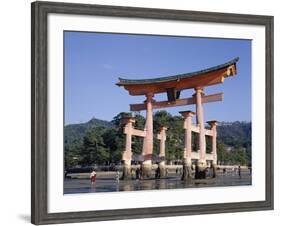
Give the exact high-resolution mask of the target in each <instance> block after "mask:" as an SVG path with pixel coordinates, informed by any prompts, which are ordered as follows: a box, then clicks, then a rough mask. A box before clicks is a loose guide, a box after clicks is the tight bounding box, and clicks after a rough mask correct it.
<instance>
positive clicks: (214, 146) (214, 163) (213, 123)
mask: <svg viewBox="0 0 281 226" xmlns="http://www.w3.org/2000/svg"><path fill="white" fill-rule="evenodd" d="M207 123H208V124H209V125H210V126H211V131H212V155H213V161H212V168H213V177H216V167H217V125H218V123H217V121H215V120H212V121H208V122H207Z"/></svg>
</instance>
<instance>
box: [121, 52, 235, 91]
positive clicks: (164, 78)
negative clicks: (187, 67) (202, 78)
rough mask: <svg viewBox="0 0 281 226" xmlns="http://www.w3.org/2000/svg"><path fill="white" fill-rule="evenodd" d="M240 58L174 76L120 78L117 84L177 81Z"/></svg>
mask: <svg viewBox="0 0 281 226" xmlns="http://www.w3.org/2000/svg"><path fill="white" fill-rule="evenodd" d="M238 60H239V57H236V58H234V59H232V60H230V61H228V62H226V63H223V64H220V65H217V66H213V67H209V68H206V69H203V70H199V71H195V72H190V73H184V74H178V75H172V76H164V77H158V78H149V79H125V78H120V77H119V78H118V79H119V82H118V83H117V84H116V85H119V86H122V85H135V84H149V83H161V82H167V81H175V80H178V79H182V78H187V77H193V76H196V75H199V74H204V73H208V72H212V71H216V70H220V69H223V68H226V67H228V66H230V65H232V64H236V62H237V61H238Z"/></svg>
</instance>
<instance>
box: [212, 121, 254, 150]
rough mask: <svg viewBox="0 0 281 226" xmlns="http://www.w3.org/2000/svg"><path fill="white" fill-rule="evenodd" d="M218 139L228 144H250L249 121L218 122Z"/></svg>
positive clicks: (244, 145)
mask: <svg viewBox="0 0 281 226" xmlns="http://www.w3.org/2000/svg"><path fill="white" fill-rule="evenodd" d="M217 133H218V139H220V140H221V141H223V142H224V143H225V144H226V145H228V146H243V147H247V146H251V139H252V123H251V122H239V121H236V122H220V123H219V124H218V127H217Z"/></svg>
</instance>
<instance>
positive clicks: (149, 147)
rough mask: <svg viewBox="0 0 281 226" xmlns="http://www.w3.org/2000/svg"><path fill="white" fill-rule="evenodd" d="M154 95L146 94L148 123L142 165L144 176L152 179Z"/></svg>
mask: <svg viewBox="0 0 281 226" xmlns="http://www.w3.org/2000/svg"><path fill="white" fill-rule="evenodd" d="M153 96H154V94H153V93H147V94H146V101H145V104H146V123H145V131H146V136H145V137H144V140H143V147H142V155H143V159H144V161H143V163H142V176H143V177H144V178H145V177H150V174H151V169H152V161H151V157H152V153H153V107H152V102H153Z"/></svg>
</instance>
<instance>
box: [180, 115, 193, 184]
mask: <svg viewBox="0 0 281 226" xmlns="http://www.w3.org/2000/svg"><path fill="white" fill-rule="evenodd" d="M180 113H181V115H182V116H183V117H184V152H183V159H184V163H183V175H182V180H188V179H190V178H192V170H191V165H192V161H191V152H192V137H191V135H192V117H193V116H194V115H195V113H194V112H192V111H181V112H180Z"/></svg>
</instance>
